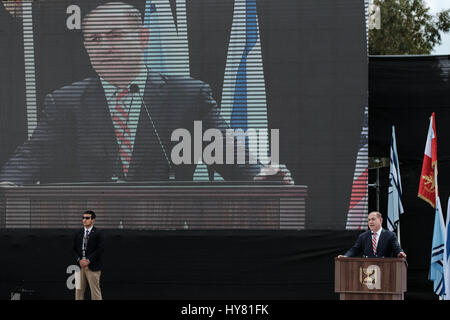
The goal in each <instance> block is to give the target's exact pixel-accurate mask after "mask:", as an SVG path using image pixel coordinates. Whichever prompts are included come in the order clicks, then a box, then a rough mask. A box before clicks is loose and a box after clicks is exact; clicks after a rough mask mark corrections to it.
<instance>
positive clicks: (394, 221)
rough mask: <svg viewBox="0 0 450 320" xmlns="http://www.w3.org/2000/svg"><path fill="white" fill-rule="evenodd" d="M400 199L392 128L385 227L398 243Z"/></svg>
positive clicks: (401, 207)
mask: <svg viewBox="0 0 450 320" xmlns="http://www.w3.org/2000/svg"><path fill="white" fill-rule="evenodd" d="M401 197H402V182H401V178H400V166H399V163H398V154H397V142H396V139H395V127H394V126H392V138H391V164H390V170H389V194H388V219H387V225H388V229H389V230H390V231H393V232H395V233H396V234H397V237H398V242H399V243H400V214H402V213H403V205H402V199H401Z"/></svg>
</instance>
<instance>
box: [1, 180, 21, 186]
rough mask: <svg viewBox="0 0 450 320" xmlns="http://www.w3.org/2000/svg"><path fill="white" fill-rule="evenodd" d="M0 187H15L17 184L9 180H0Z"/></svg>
mask: <svg viewBox="0 0 450 320" xmlns="http://www.w3.org/2000/svg"><path fill="white" fill-rule="evenodd" d="M0 187H17V184H15V183H14V182H10V181H0Z"/></svg>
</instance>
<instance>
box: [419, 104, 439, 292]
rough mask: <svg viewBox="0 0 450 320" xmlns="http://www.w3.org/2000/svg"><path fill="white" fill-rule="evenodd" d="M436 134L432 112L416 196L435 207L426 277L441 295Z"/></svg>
mask: <svg viewBox="0 0 450 320" xmlns="http://www.w3.org/2000/svg"><path fill="white" fill-rule="evenodd" d="M437 175H438V166H437V136H436V125H435V116H434V112H433V114H432V115H431V118H430V125H429V127H428V135H427V142H426V144H425V152H424V157H423V164H422V172H421V174H420V184H419V193H418V197H419V198H421V199H423V200H425V201H426V202H428V203H429V204H430V205H431V206H432V207H433V208H435V214H434V228H433V241H432V246H431V265H430V273H429V276H428V279H429V280H431V281H433V289H434V293H436V294H437V295H438V296H440V297H443V296H444V293H445V286H444V246H445V225H444V218H443V216H442V208H441V201H440V200H439V188H438V182H437Z"/></svg>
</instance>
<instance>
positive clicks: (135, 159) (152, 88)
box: [128, 71, 165, 179]
mask: <svg viewBox="0 0 450 320" xmlns="http://www.w3.org/2000/svg"><path fill="white" fill-rule="evenodd" d="M164 85H165V81H163V78H162V77H161V75H159V74H156V73H153V72H150V71H149V73H148V76H147V82H146V86H145V91H144V93H143V94H144V97H143V100H144V102H145V104H146V106H147V108H148V111H149V113H150V116H151V117H152V119H153V122H154V125H155V127H156V129H157V130H158V133H159V135H160V136H161V130H162V129H163V128H160V127H159V125H160V121H158V120H159V117H160V110H161V108H162V105H163V103H164V96H163V94H162V89H163V87H164ZM156 139H157V138H156V136H155V133H154V130H153V126H152V124H151V122H150V120H149V119H148V115H147V112H146V110H145V107H144V106H142V107H141V113H140V116H139V123H138V127H137V131H136V137H135V141H134V148H133V156H132V158H131V164H130V168H129V172H128V179H136V178H137V177H139V176H140V174H141V172H140V169H141V168H142V167H143V166H144V161H150V160H149V158H150V157H149V156H148V153H149V152H151V148H150V147H149V146H150V143H152V142H153V143H158V142H157V141H153V140H156ZM161 139H163V137H162V136H161ZM158 145H159V143H158Z"/></svg>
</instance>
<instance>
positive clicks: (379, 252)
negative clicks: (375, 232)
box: [377, 229, 386, 256]
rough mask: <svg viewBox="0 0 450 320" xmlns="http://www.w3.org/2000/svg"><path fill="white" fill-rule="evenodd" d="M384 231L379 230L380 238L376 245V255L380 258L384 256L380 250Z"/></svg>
mask: <svg viewBox="0 0 450 320" xmlns="http://www.w3.org/2000/svg"><path fill="white" fill-rule="evenodd" d="M385 236H386V235H385V230H384V229H381V233H380V238H379V239H378V243H377V255H378V256H380V254H381V256H384V250H382V248H383V242H384V238H385Z"/></svg>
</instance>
